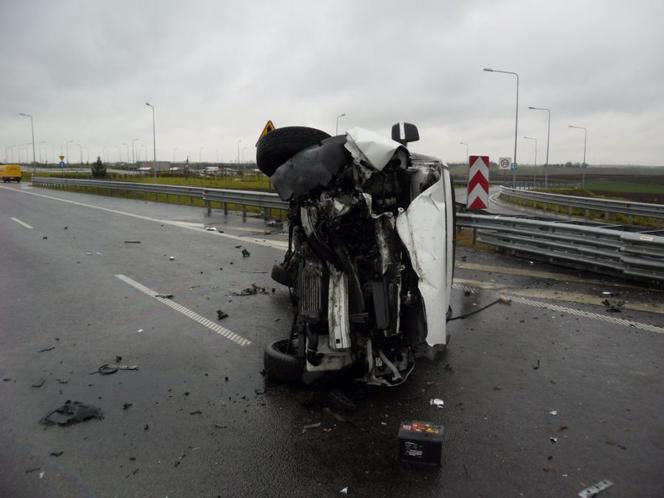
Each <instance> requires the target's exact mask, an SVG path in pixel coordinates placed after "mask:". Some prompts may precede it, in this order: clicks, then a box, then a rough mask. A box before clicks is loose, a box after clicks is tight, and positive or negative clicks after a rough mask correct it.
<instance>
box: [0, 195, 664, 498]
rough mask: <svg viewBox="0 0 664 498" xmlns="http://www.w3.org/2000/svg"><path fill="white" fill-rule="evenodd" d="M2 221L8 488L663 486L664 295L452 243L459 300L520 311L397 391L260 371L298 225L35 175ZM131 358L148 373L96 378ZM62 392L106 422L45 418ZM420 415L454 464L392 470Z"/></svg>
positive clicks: (409, 490) (204, 491)
mask: <svg viewBox="0 0 664 498" xmlns="http://www.w3.org/2000/svg"><path fill="white" fill-rule="evenodd" d="M64 201H68V202H64ZM0 213H1V214H0V244H1V249H2V258H3V262H4V264H3V265H2V267H0V396H1V397H2V403H1V404H0V417H1V419H2V429H1V430H0V463H1V465H0V495H2V496H18V497H21V496H26V497H33V496H155V497H163V496H169V497H174V496H313V495H316V496H337V495H339V494H340V490H341V489H343V488H345V487H347V488H348V495H349V496H398V495H403V496H445V495H447V496H575V495H576V493H578V492H579V491H580V490H582V489H584V488H585V487H587V486H589V485H591V484H593V483H595V482H597V481H599V480H601V479H609V480H611V481H613V482H614V483H615V484H614V486H613V487H612V488H611V489H609V490H607V491H605V492H604V493H603V495H602V496H606V497H611V496H661V495H662V494H663V493H664V480H663V479H662V477H661V468H662V464H663V463H664V445H663V444H662V441H664V437H663V436H664V418H663V417H662V415H661V414H662V412H663V411H664V391H663V390H662V389H661V377H662V367H661V358H662V356H663V354H664V314H663V311H664V310H662V308H661V306H662V302H664V299H662V297H663V294H662V293H661V292H657V291H654V290H652V289H646V288H642V287H639V286H638V285H626V284H624V283H621V282H618V281H612V280H605V279H602V278H601V277H599V276H596V275H590V274H588V275H585V274H578V273H576V272H574V273H567V272H566V271H563V270H560V269H557V268H555V267H551V266H546V265H542V264H538V263H534V264H530V263H529V262H528V261H527V260H517V259H513V258H508V257H505V256H502V255H499V254H493V253H486V252H475V251H473V250H469V249H459V250H458V253H457V263H458V267H457V271H456V275H455V281H456V284H455V289H454V292H453V302H452V306H453V309H454V314H455V315H458V314H463V313H468V312H470V311H473V310H474V309H477V308H478V307H480V306H482V305H484V304H487V303H489V302H491V301H493V300H495V298H496V297H497V296H498V295H501V294H504V295H507V296H509V297H511V298H512V303H511V304H510V305H495V306H493V307H491V308H489V309H488V310H486V311H484V312H482V313H478V314H476V315H473V316H471V317H469V318H468V319H466V320H458V321H454V322H450V323H449V328H448V330H449V332H450V334H451V335H452V340H451V343H450V346H449V348H448V352H447V354H446V355H445V356H444V357H443V358H440V359H438V360H436V361H433V362H431V361H427V360H423V361H421V362H420V363H418V366H417V368H416V369H415V371H414V373H413V375H412V376H411V378H410V379H409V382H408V383H406V384H405V385H404V386H401V387H399V388H395V389H373V388H366V387H363V386H361V385H356V384H354V383H353V382H349V381H346V382H337V383H336V384H329V385H324V386H318V387H315V388H305V387H291V386H286V385H279V384H273V383H271V382H267V381H266V379H265V378H264V377H263V376H262V374H261V371H262V368H263V366H262V355H263V348H264V347H265V345H266V344H267V343H269V342H271V341H273V340H276V339H278V338H281V337H284V336H286V334H287V331H288V327H289V323H290V317H291V314H290V310H289V298H288V293H287V290H286V289H284V288H283V287H281V286H279V285H277V284H275V283H273V282H272V281H271V280H270V278H269V273H267V272H269V269H270V267H271V265H272V263H273V262H274V261H276V260H279V259H280V257H281V255H282V253H283V248H284V245H285V242H286V240H287V239H286V236H285V234H284V233H283V231H281V230H279V229H276V228H270V227H266V226H265V225H264V223H263V221H262V220H257V219H253V220H249V222H248V223H247V224H242V223H241V221H240V218H239V217H236V216H229V217H224V216H223V214H220V213H218V212H216V211H215V212H214V213H213V215H212V216H211V217H205V216H204V210H203V209H200V208H188V207H182V206H173V205H167V204H155V203H149V202H143V201H134V200H126V199H119V198H110V197H99V196H92V195H85V194H74V193H67V192H60V191H52V190H44V189H31V188H30V187H29V186H20V187H13V186H12V187H6V188H5V187H1V188H0ZM16 220H18V221H16ZM19 221H20V222H21V223H19ZM26 225H27V226H26ZM206 225H208V226H215V227H216V228H217V229H218V230H223V232H224V233H223V234H220V233H218V232H214V231H206V230H205V229H204V227H205V226H206ZM28 227H30V228H28ZM65 227H66V228H65ZM266 231H267V232H270V233H265V232H266ZM125 241H140V242H141V243H140V244H139V243H132V242H130V243H125ZM238 246H240V247H238ZM243 248H246V249H247V250H248V251H249V252H250V256H249V257H243V255H242V249H243ZM171 257H172V258H174V259H170V258H171ZM123 277H124V278H123ZM131 282H134V283H135V284H137V285H133V284H131ZM252 284H256V285H258V286H260V287H265V289H266V293H265V294H262V293H259V294H257V295H253V296H237V295H235V294H234V293H236V292H238V291H241V290H242V289H244V288H247V287H251V286H252ZM141 286H145V287H147V288H148V289H152V290H155V291H157V292H160V293H163V294H172V295H173V297H172V299H170V300H169V301H172V303H173V306H171V305H167V304H165V303H164V302H163V301H162V300H159V299H155V298H154V297H151V296H149V295H147V294H146V293H145V292H142V291H141V290H140V288H141ZM273 288H274V291H272V289H273ZM602 292H611V293H612V294H613V296H612V297H615V296H616V295H617V297H619V298H620V299H622V300H624V301H626V304H625V305H624V308H623V311H622V312H620V313H610V312H608V311H606V308H605V307H604V306H602V305H601V304H600V303H601V301H602V300H603V299H604V298H605V296H604V295H603V294H602ZM217 310H223V311H224V312H225V313H228V315H229V317H228V318H226V319H224V320H222V321H218V320H217V318H216V317H217V314H216V312H217ZM206 320H207V321H206ZM208 322H209V323H208ZM215 326H216V327H215ZM224 331H226V332H229V333H232V334H233V336H230V335H228V334H225V333H224ZM232 337H235V338H236V339H233V338H232ZM237 338H239V339H241V340H238V339H237ZM50 348H53V349H50ZM42 350H47V351H43V352H40V351H42ZM116 356H121V357H122V360H120V361H121V362H122V363H126V364H129V365H137V366H138V370H136V371H119V372H117V373H115V374H113V375H108V376H102V375H99V374H95V373H94V372H95V371H96V370H97V368H98V367H99V366H100V365H101V364H104V363H112V362H114V361H115V360H116ZM42 380H43V381H44V382H43V383H42V384H41V387H32V386H33V385H35V386H36V385H39V384H40V383H41V382H42ZM431 398H440V399H443V400H444V401H445V405H444V407H443V408H442V409H439V408H435V407H433V406H431V405H430V404H429V400H430V399H431ZM66 400H78V401H82V402H84V403H89V404H93V405H95V406H98V407H99V408H101V409H102V410H103V412H104V415H105V418H104V419H103V420H90V421H87V422H84V423H81V424H78V425H74V426H70V427H48V428H47V427H44V426H43V425H40V424H39V420H40V418H41V417H43V416H44V415H46V414H47V413H48V412H49V411H51V410H53V409H54V408H56V407H57V406H59V405H61V404H62V403H64V401H66ZM127 404H130V406H127ZM408 419H424V420H429V421H432V422H436V423H441V424H443V425H444V426H445V428H446V435H445V441H444V449H443V462H442V467H441V468H440V469H412V468H404V467H402V466H400V465H399V464H398V463H397V461H396V433H397V430H398V425H399V422H400V421H402V420H408ZM318 423H320V426H317V427H313V428H311V429H305V426H309V425H311V424H318ZM60 452H62V454H61V455H60V456H54V455H52V453H54V454H59V453H60Z"/></svg>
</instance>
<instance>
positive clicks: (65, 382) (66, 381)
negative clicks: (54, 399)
mask: <svg viewBox="0 0 664 498" xmlns="http://www.w3.org/2000/svg"><path fill="white" fill-rule="evenodd" d="M55 380H56V381H57V382H58V384H67V383H69V380H68V379H55Z"/></svg>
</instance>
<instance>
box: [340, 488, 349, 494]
mask: <svg viewBox="0 0 664 498" xmlns="http://www.w3.org/2000/svg"><path fill="white" fill-rule="evenodd" d="M339 493H341V494H342V495H347V494H348V486H346V487H345V488H342V489H341V490H340V491H339Z"/></svg>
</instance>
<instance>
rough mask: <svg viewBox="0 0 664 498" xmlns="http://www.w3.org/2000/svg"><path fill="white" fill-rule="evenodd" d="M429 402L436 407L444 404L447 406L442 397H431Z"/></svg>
mask: <svg viewBox="0 0 664 498" xmlns="http://www.w3.org/2000/svg"><path fill="white" fill-rule="evenodd" d="M429 404H430V405H431V406H435V407H436V408H442V407H443V406H445V402H444V401H443V400H442V399H440V398H433V399H430V400H429Z"/></svg>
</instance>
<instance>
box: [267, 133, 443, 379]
mask: <svg viewBox="0 0 664 498" xmlns="http://www.w3.org/2000/svg"><path fill="white" fill-rule="evenodd" d="M368 133H369V134H370V132H366V131H365V130H358V131H357V132H356V133H355V134H353V133H352V132H349V133H348V135H347V136H340V137H334V138H329V139H326V140H323V141H322V142H321V143H320V144H318V145H315V146H313V147H309V148H307V149H305V150H304V151H302V152H300V153H299V154H296V155H295V156H293V157H292V158H291V159H290V160H288V161H287V162H286V163H284V164H283V165H282V166H280V167H279V168H278V169H277V170H276V171H275V173H274V174H273V175H272V176H271V179H272V182H273V184H274V185H275V187H276V188H277V191H278V192H279V194H280V195H281V196H282V198H284V199H287V200H289V201H290V211H289V220H288V221H289V227H290V228H289V230H290V232H289V249H288V252H287V254H286V256H285V258H284V261H283V263H282V264H281V265H277V266H275V268H274V269H273V278H274V279H275V280H277V281H278V282H280V283H283V284H285V285H288V286H289V288H290V289H291V295H292V297H293V302H294V304H295V310H296V311H295V317H294V321H293V325H292V329H291V335H290V339H289V341H288V343H287V344H286V351H281V352H282V353H286V354H290V355H292V356H293V357H295V358H297V359H299V360H300V361H302V362H303V363H304V365H303V366H304V371H305V372H308V373H309V374H310V376H313V377H316V375H315V373H316V372H330V371H340V370H345V369H347V368H351V367H353V366H355V367H358V370H359V375H360V377H361V378H362V379H363V380H364V381H366V382H367V383H371V384H379V385H397V384H400V383H401V382H403V381H404V380H405V379H406V378H407V377H408V375H409V373H410V372H411V370H412V369H413V366H414V364H415V358H416V357H417V356H418V355H420V354H421V353H424V352H426V351H428V350H429V345H427V342H426V339H427V332H428V327H427V318H426V313H425V303H424V301H423V296H422V293H421V290H420V288H419V287H418V286H419V284H420V280H421V279H420V277H418V272H417V271H416V269H415V268H414V267H413V261H412V260H411V258H412V254H411V252H412V251H410V252H409V250H408V248H407V247H406V245H405V244H404V242H403V241H402V237H401V236H400V234H399V231H400V227H398V226H397V225H398V223H397V220H398V219H399V217H400V216H404V217H405V212H406V210H407V209H408V207H409V206H410V205H411V203H412V201H413V200H414V199H415V198H416V197H417V196H418V195H420V193H422V192H424V191H426V190H427V189H429V188H430V187H432V186H433V185H434V184H436V183H437V182H440V181H445V179H444V178H443V171H444V168H443V165H442V163H440V161H437V160H434V159H432V158H423V157H421V158H419V159H418V158H417V157H414V156H411V154H409V152H408V150H407V149H406V148H405V147H403V146H402V145H400V144H399V143H397V142H393V141H385V140H384V139H383V140H382V141H381V142H384V143H381V144H380V147H377V148H378V149H380V152H382V153H383V157H384V160H382V161H378V160H377V159H376V157H377V156H376V155H375V154H374V155H372V154H371V151H367V150H366V147H365V149H363V143H362V139H365V140H366V136H364V135H366V134H368ZM369 137H370V138H371V139H373V138H374V136H373V134H370V135H369ZM390 142H391V143H390ZM371 145H373V146H374V148H376V147H375V142H372V143H371ZM447 182H448V183H449V177H448V178H447ZM448 189H449V186H448ZM404 226H406V225H404ZM406 229H407V228H406ZM445 229H446V228H445V227H440V230H445ZM440 257H443V258H444V257H445V255H444V254H443V253H441V254H440ZM442 304H443V303H441V305H442ZM443 309H445V310H446V309H447V306H445V307H444V308H443ZM439 319H440V321H441V322H444V320H445V316H444V313H442V314H441V315H440V317H439ZM266 361H267V357H266ZM267 367H268V365H266V369H268V372H269V368H267ZM312 374H313V375H312ZM304 376H305V378H306V377H307V374H304Z"/></svg>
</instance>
